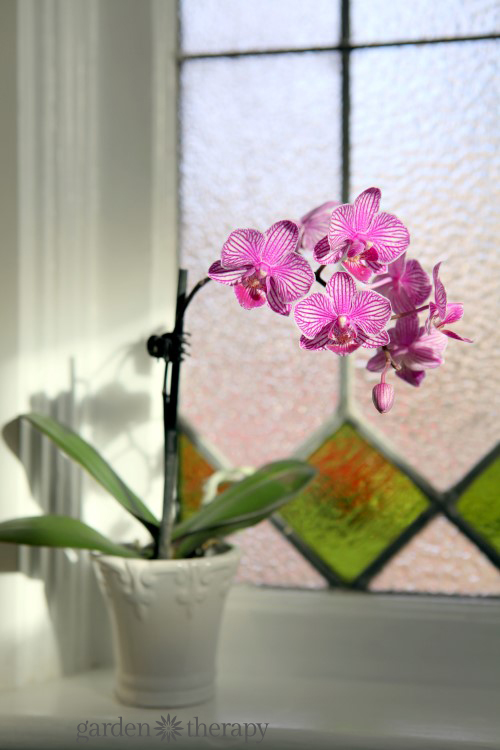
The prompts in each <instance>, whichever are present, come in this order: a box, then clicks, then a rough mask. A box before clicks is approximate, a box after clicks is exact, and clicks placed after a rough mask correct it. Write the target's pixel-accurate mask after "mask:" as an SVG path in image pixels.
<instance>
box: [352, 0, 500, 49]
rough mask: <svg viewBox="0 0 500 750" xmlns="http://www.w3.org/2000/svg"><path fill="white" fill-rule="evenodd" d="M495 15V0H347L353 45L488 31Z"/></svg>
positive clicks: (495, 26) (494, 25)
mask: <svg viewBox="0 0 500 750" xmlns="http://www.w3.org/2000/svg"><path fill="white" fill-rule="evenodd" d="M499 16H500V6H499V4H498V0H439V1H438V2H436V0H396V1H395V0H351V31H352V39H353V41H354V42H355V43H357V44H359V43H362V42H387V41H391V40H392V41H398V40H404V39H432V38H434V39H436V38H440V37H454V36H474V35H477V34H492V33H494V32H495V31H498V29H499V26H500V23H499Z"/></svg>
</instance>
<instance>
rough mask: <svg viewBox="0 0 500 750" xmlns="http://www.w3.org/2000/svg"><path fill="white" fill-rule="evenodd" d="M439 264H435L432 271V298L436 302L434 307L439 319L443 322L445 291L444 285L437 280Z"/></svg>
mask: <svg viewBox="0 0 500 750" xmlns="http://www.w3.org/2000/svg"><path fill="white" fill-rule="evenodd" d="M440 265H441V263H436V265H435V266H434V268H433V270H432V277H433V279H434V298H435V302H436V307H437V310H438V313H439V317H440V318H441V320H444V316H445V315H446V302H447V299H446V289H445V288H444V284H443V282H442V281H440V280H439V267H440Z"/></svg>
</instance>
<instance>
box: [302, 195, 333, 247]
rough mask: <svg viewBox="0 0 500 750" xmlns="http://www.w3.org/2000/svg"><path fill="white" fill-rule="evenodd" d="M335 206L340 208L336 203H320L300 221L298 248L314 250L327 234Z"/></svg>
mask: <svg viewBox="0 0 500 750" xmlns="http://www.w3.org/2000/svg"><path fill="white" fill-rule="evenodd" d="M337 206H340V203H339V202H338V201H328V202H327V203H322V204H321V206H317V208H313V209H312V211H309V213H307V214H306V215H305V216H303V217H302V218H301V219H300V221H299V222H298V224H299V227H300V237H299V248H303V249H304V250H310V251H311V252H312V251H313V250H314V248H315V247H316V245H317V244H318V242H319V241H320V239H321V238H322V237H324V236H325V235H326V234H327V233H328V227H329V226H330V219H331V216H332V212H333V209H334V208H337Z"/></svg>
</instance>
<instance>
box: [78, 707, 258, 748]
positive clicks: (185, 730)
mask: <svg viewBox="0 0 500 750" xmlns="http://www.w3.org/2000/svg"><path fill="white" fill-rule="evenodd" d="M268 726H269V724H264V723H262V722H252V721H250V722H248V721H245V722H238V721H233V722H229V721H224V722H215V721H214V722H212V723H211V724H209V723H205V722H203V721H200V720H199V718H198V716H195V717H194V718H192V719H190V720H189V721H187V722H186V726H184V725H183V724H182V721H181V720H180V719H177V716H172V717H171V716H170V714H167V716H166V718H165V716H163V715H160V718H159V719H157V720H156V726H152V725H151V724H150V723H149V722H147V721H137V722H133V721H129V722H127V723H125V722H124V721H123V717H122V716H119V717H118V720H117V721H116V722H114V723H113V722H111V721H108V722H96V721H90V720H88V719H87V720H85V721H82V722H80V724H78V726H77V728H76V741H77V742H78V743H82V744H83V743H89V742H90V743H92V740H96V739H99V740H102V738H103V737H105V738H109V739H110V740H111V739H112V738H113V737H123V747H126V746H127V738H132V737H141V739H143V740H144V741H145V742H147V741H148V739H149V740H151V741H152V742H154V740H155V739H157V740H160V741H161V742H163V741H166V742H170V741H174V742H175V741H177V740H183V739H184V738H186V737H187V738H193V737H198V738H201V737H204V738H207V739H211V738H212V739H215V738H222V739H226V740H229V739H231V740H233V742H234V741H235V740H236V741H238V740H239V741H240V742H242V743H243V744H259V743H260V742H262V741H263V739H264V737H265V736H266V732H267V728H268ZM101 746H103V745H102V744H101V742H100V743H99V747H101Z"/></svg>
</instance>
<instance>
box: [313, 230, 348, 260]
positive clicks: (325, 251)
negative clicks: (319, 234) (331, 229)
mask: <svg viewBox="0 0 500 750" xmlns="http://www.w3.org/2000/svg"><path fill="white" fill-rule="evenodd" d="M348 248H349V240H346V241H345V243H344V244H343V245H340V247H338V248H337V249H336V250H332V249H331V248H330V242H329V241H328V237H326V236H325V237H323V238H322V239H321V240H320V241H319V242H318V243H317V245H316V246H315V248H314V252H313V258H314V260H315V261H316V263H321V265H323V266H326V265H328V264H329V263H338V262H339V260H341V259H342V258H343V257H344V255H345V253H346V252H347V250H348Z"/></svg>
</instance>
